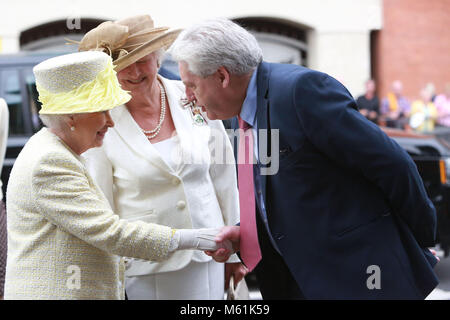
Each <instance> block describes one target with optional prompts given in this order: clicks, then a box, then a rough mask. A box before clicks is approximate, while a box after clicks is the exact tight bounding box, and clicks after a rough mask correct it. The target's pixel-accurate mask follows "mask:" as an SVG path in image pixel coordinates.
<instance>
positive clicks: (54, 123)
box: [39, 114, 68, 130]
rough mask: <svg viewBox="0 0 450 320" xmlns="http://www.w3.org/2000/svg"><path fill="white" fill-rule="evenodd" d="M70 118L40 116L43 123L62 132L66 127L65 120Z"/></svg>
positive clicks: (63, 116)
mask: <svg viewBox="0 0 450 320" xmlns="http://www.w3.org/2000/svg"><path fill="white" fill-rule="evenodd" d="M67 117H68V115H67V114H40V115H39V118H41V121H42V123H43V124H44V125H45V126H46V127H47V128H51V129H57V130H62V129H64V127H65V126H66V127H67V125H66V122H65V119H66V118H67Z"/></svg>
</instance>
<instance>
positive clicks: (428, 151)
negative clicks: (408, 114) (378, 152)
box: [383, 127, 450, 256]
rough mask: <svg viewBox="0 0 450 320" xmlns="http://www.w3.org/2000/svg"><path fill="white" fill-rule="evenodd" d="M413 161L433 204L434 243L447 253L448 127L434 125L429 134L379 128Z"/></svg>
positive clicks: (449, 195) (449, 248) (449, 234)
mask: <svg viewBox="0 0 450 320" xmlns="http://www.w3.org/2000/svg"><path fill="white" fill-rule="evenodd" d="M383 130H384V131H385V133H387V135H388V136H390V137H391V138H392V139H394V140H395V141H397V143H398V144H399V145H401V146H402V147H403V148H404V149H405V150H406V151H407V152H408V154H409V155H410V156H411V158H412V159H413V160H414V162H415V164H416V166H417V169H418V171H419V173H420V175H421V177H422V180H423V183H424V185H425V188H426V190H427V193H428V196H429V197H430V199H431V200H432V202H433V204H434V206H435V207H436V213H437V219H438V228H437V242H438V244H439V245H440V247H441V249H442V250H443V251H444V255H445V256H448V255H449V253H450V128H445V127H438V128H437V129H436V130H434V131H433V132H432V133H429V134H417V133H412V132H407V131H404V130H398V129H390V128H383Z"/></svg>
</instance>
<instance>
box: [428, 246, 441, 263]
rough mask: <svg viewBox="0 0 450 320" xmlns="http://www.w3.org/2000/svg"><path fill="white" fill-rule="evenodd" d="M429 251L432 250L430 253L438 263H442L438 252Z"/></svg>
mask: <svg viewBox="0 0 450 320" xmlns="http://www.w3.org/2000/svg"><path fill="white" fill-rule="evenodd" d="M428 250H430V252H431V253H432V254H433V256H434V257H435V258H436V259H437V261H438V262H439V261H441V259H440V258H439V257H438V256H437V252H436V251H435V250H433V249H428Z"/></svg>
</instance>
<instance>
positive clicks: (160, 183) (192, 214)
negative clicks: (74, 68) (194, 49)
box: [83, 78, 240, 276]
mask: <svg viewBox="0 0 450 320" xmlns="http://www.w3.org/2000/svg"><path fill="white" fill-rule="evenodd" d="M160 79H161V80H162V81H163V85H164V87H165V89H166V92H167V96H168V102H169V106H170V112H171V115H172V118H173V122H174V125H175V127H176V132H177V138H178V139H179V142H180V145H181V148H180V149H178V151H180V153H177V151H174V153H173V154H174V157H175V158H176V159H179V161H178V163H179V164H178V166H177V167H176V168H171V167H170V166H169V165H167V163H166V162H165V161H164V159H163V157H162V156H161V155H160V154H159V152H158V151H157V150H156V148H155V147H154V146H153V145H152V144H151V143H149V141H148V140H147V138H146V137H145V135H144V134H143V133H142V132H141V130H140V128H139V126H138V125H137V123H136V122H135V121H134V119H133V118H132V116H131V114H130V113H129V112H128V109H127V108H126V107H125V106H120V107H117V108H115V109H113V110H111V117H112V119H113V120H114V122H115V126H114V128H112V129H110V130H109V131H108V133H107V134H106V136H105V139H104V143H103V146H102V147H101V148H95V149H91V150H89V151H88V152H86V153H85V154H83V156H84V157H85V158H86V164H87V167H88V170H89V172H90V173H91V175H92V176H93V178H94V180H95V181H96V182H97V183H98V185H99V186H100V187H101V189H102V190H103V192H104V193H105V195H106V197H107V198H108V200H109V201H110V204H111V206H112V207H113V208H114V209H115V212H116V213H117V214H119V215H120V217H121V218H124V219H127V220H129V221H136V220H141V221H146V222H153V223H158V224H162V225H166V226H171V227H173V228H178V229H182V228H209V227H222V226H224V225H234V224H236V223H237V222H238V221H239V196H238V191H237V182H236V169H235V163H234V156H233V149H232V147H231V143H230V141H229V139H228V136H227V134H226V131H225V129H224V127H223V125H222V122H221V121H211V120H208V124H207V125H204V126H198V125H195V124H194V123H193V120H192V118H191V115H190V111H189V110H187V109H183V108H182V107H181V105H180V98H181V97H182V96H183V95H184V86H183V84H182V82H180V81H173V80H167V79H164V78H160ZM213 149H214V150H215V151H213ZM180 154H182V155H183V158H182V159H180V158H179V156H180ZM212 154H213V155H216V157H215V158H212V157H211V155H212ZM177 155H178V158H177ZM222 156H223V157H222ZM226 157H227V158H226ZM220 158H221V159H222V161H220ZM215 162H218V163H215ZM224 162H227V163H228V164H224ZM192 259H194V260H195V261H200V262H201V261H209V260H211V257H208V256H207V255H205V254H204V253H203V252H200V251H196V252H194V251H193V250H183V251H178V252H175V253H174V254H173V255H172V256H171V257H170V258H169V259H168V260H165V261H164V262H147V261H138V260H130V261H128V262H127V270H126V275H127V276H137V275H147V274H152V273H158V272H167V271H175V270H179V269H181V268H183V267H184V266H186V265H187V264H188V263H189V262H190V261H191V260H192ZM229 261H230V262H239V261H240V260H239V259H238V258H237V257H236V256H235V255H234V256H233V257H232V258H231V260H229Z"/></svg>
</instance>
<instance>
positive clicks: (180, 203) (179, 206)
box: [177, 200, 186, 210]
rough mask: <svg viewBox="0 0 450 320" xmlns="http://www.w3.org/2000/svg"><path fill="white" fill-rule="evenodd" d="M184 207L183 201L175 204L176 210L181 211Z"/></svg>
mask: <svg viewBox="0 0 450 320" xmlns="http://www.w3.org/2000/svg"><path fill="white" fill-rule="evenodd" d="M185 207H186V202H185V201H183V200H180V201H178V202H177V209H179V210H183V209H184V208H185Z"/></svg>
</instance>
